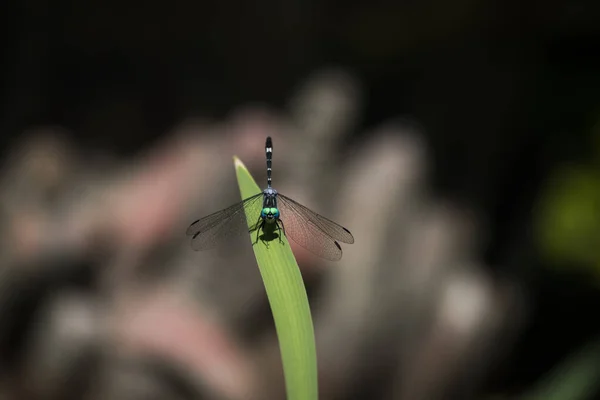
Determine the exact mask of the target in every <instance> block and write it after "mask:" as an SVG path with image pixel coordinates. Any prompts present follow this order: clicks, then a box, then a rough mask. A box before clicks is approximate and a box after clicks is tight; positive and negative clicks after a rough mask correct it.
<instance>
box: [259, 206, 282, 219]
mask: <svg viewBox="0 0 600 400" xmlns="http://www.w3.org/2000/svg"><path fill="white" fill-rule="evenodd" d="M260 217H261V218H262V219H264V220H266V221H267V222H274V221H277V219H279V210H278V209H277V208H274V207H265V208H263V209H262V210H261V212H260Z"/></svg>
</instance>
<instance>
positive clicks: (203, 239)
mask: <svg viewBox="0 0 600 400" xmlns="http://www.w3.org/2000/svg"><path fill="white" fill-rule="evenodd" d="M262 196H263V195H262V193H259V194H256V195H254V196H251V197H248V198H247V199H245V200H242V201H240V202H238V203H236V204H234V205H232V206H229V207H227V208H225V209H223V210H221V211H217V212H215V213H213V214H210V215H207V216H206V217H204V218H201V219H199V220H196V221H194V222H192V224H191V225H190V226H189V227H188V229H187V231H186V235H188V236H191V237H192V248H193V249H194V250H207V249H211V248H214V247H216V246H218V245H220V244H223V243H225V242H226V241H227V240H230V239H231V238H232V237H234V236H237V235H239V234H241V233H242V232H245V233H248V229H249V227H250V226H253V225H254V224H256V221H248V219H247V218H246V211H249V212H248V214H249V215H256V218H258V216H259V215H260V208H261V206H262V202H261V201H259V200H261V199H262Z"/></svg>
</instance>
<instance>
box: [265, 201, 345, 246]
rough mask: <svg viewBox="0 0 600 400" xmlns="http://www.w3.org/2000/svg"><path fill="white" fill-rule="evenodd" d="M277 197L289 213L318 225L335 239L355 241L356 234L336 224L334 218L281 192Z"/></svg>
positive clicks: (343, 241) (280, 204) (281, 205)
mask: <svg viewBox="0 0 600 400" xmlns="http://www.w3.org/2000/svg"><path fill="white" fill-rule="evenodd" d="M277 198H278V200H279V203H278V205H279V206H280V207H279V208H282V209H283V210H285V211H289V212H288V213H289V214H298V215H299V216H300V218H301V219H302V220H303V221H310V222H311V224H312V225H313V226H315V227H317V228H318V229H320V230H321V231H322V232H323V233H324V234H326V235H327V236H329V237H331V238H332V239H334V240H338V241H340V242H342V243H348V244H352V243H354V236H352V233H350V231H349V230H348V229H346V228H344V227H343V226H341V225H338V224H336V223H335V222H333V221H332V220H330V219H327V218H325V217H324V216H322V215H320V214H317V213H316V212H314V211H312V210H310V209H309V208H307V207H305V206H303V205H302V204H300V203H298V202H297V201H295V200H292V199H290V198H289V197H286V196H284V195H282V194H279V195H278V196H277ZM288 213H286V214H288ZM284 222H285V221H284Z"/></svg>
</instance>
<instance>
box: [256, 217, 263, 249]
mask: <svg viewBox="0 0 600 400" xmlns="http://www.w3.org/2000/svg"><path fill="white" fill-rule="evenodd" d="M264 223H265V221H262V223H260V224H259V223H257V224H256V240H255V241H254V243H255V244H256V243H258V235H259V234H260V229H261V228H262V227H263V225H264Z"/></svg>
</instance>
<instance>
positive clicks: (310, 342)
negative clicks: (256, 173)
mask: <svg viewBox="0 0 600 400" xmlns="http://www.w3.org/2000/svg"><path fill="white" fill-rule="evenodd" d="M234 164H235V170H236V175H237V180H238V184H239V187H240V192H241V195H242V199H245V198H247V197H250V196H252V195H255V194H257V193H260V192H261V189H260V188H259V187H258V185H257V184H256V182H255V181H254V179H253V178H252V176H251V175H250V173H249V172H248V170H247V168H246V167H245V166H244V164H243V163H242V162H241V161H240V160H239V159H238V158H237V157H234ZM246 217H247V219H248V226H251V225H253V224H255V223H256V221H257V219H258V214H256V211H255V210H247V215H246ZM249 237H250V240H251V241H254V240H255V237H254V236H253V235H250V236H249ZM282 241H283V243H279V240H277V239H275V240H272V241H270V242H268V248H267V245H266V244H265V243H263V242H262V241H261V240H259V241H258V242H257V243H256V244H254V245H253V246H252V248H253V249H254V255H255V256H256V261H257V263H258V268H259V270H260V274H261V276H262V280H263V282H264V285H265V289H266V291H267V297H268V298H269V303H270V305H271V312H272V313H273V319H274V320H275V328H276V330H277V337H278V339H279V349H280V351H281V359H282V361H283V372H284V375H285V385H286V392H287V398H288V400H295V399H302V400H313V399H317V398H318V383H317V357H316V347H315V335H314V329H313V323H312V319H311V315H310V307H309V304H308V297H307V296H306V289H305V287H304V281H303V280H302V274H301V273H300V269H299V268H298V264H297V263H296V259H295V258H294V254H293V253H292V250H291V248H290V246H289V243H288V241H287V239H286V238H285V236H283V235H282Z"/></svg>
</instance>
